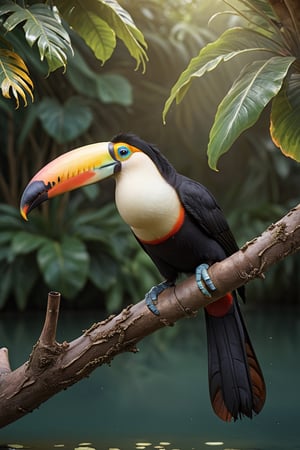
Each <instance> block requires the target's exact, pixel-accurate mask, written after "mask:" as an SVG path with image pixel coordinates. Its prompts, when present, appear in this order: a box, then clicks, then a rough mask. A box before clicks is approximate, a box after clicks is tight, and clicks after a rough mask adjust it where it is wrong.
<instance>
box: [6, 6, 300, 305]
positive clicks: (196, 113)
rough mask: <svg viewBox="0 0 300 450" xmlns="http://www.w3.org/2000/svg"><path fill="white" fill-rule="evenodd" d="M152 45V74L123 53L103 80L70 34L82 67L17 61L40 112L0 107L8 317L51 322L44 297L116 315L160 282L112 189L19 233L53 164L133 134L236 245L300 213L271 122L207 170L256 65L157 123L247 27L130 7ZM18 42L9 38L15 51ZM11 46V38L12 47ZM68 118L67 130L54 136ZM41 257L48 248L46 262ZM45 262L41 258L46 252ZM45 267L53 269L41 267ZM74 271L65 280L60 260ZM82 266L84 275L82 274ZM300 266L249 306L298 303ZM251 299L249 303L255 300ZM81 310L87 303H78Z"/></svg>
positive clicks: (256, 289) (291, 261) (202, 84)
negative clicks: (181, 178) (222, 110)
mask: <svg viewBox="0 0 300 450" xmlns="http://www.w3.org/2000/svg"><path fill="white" fill-rule="evenodd" d="M120 3H121V5H122V6H123V7H124V8H125V9H126V10H127V11H128V12H129V13H130V14H131V15H132V17H133V19H134V21H135V23H136V25H137V27H138V28H139V29H140V30H142V32H143V33H144V35H145V38H146V41H147V43H148V56H149V62H148V64H147V68H146V72H145V73H142V71H141V70H137V71H136V70H135V61H134V60H133V59H132V58H130V56H129V55H128V50H127V49H125V46H124V45H123V44H122V42H119V44H118V46H117V48H116V51H115V52H114V54H113V56H112V58H111V59H110V60H109V61H108V62H107V63H106V64H105V65H104V66H101V65H100V63H99V61H98V60H97V59H96V58H95V56H94V55H93V54H92V52H91V51H90V50H89V49H88V47H87V46H86V45H85V44H84V42H83V41H82V40H81V39H80V38H79V37H78V35H75V34H73V35H72V40H73V42H72V43H73V46H74V49H75V56H74V58H71V59H70V60H69V63H68V68H67V71H66V73H65V74H64V73H63V72H62V70H57V71H55V72H54V73H51V74H50V75H49V76H47V67H46V64H45V62H43V63H42V62H41V61H40V58H39V55H38V54H37V51H36V50H35V47H33V48H32V49H30V48H29V46H28V45H27V44H26V43H25V42H24V45H23V46H22V45H20V41H18V42H17V43H15V45H18V47H17V50H18V52H19V53H20V54H21V55H23V57H24V58H26V61H28V64H30V69H31V75H32V77H33V81H34V85H35V89H34V95H35V102H34V103H32V104H30V105H29V106H28V107H26V108H24V107H21V108H19V109H15V105H14V103H13V102H12V101H8V100H4V99H3V98H1V99H0V119H1V120H0V141H1V147H0V149H1V150H0V152H1V153H0V158H1V173H0V231H1V235H0V236H1V237H0V275H1V280H2V282H1V287H0V308H1V310H2V311H3V310H4V311H6V310H19V311H24V310H25V309H39V308H44V302H45V298H46V296H47V292H48V291H49V290H58V291H60V292H61V293H62V295H63V298H64V299H65V300H66V303H65V307H66V308H72V309H85V308H90V307H97V308H100V309H105V310H107V311H108V312H112V311H117V310H119V309H120V307H121V306H123V305H125V304H127V303H129V302H132V301H137V300H139V299H140V298H142V297H143V294H144V293H145V291H146V290H147V289H148V288H149V286H150V285H152V284H153V283H157V281H158V280H160V277H159V275H158V273H157V271H156V269H155V268H154V267H153V265H152V263H151V261H149V259H148V258H147V256H146V255H145V254H144V253H143V252H142V250H141V249H140V248H139V247H138V245H137V243H136V242H135V240H134V239H133V238H132V236H131V234H130V231H129V230H128V228H127V227H126V226H125V225H124V224H123V223H122V221H121V219H120V218H119V216H118V214H117V212H116V210H115V206H114V202H113V191H114V189H113V182H112V181H107V182H105V183H101V185H93V186H90V187H88V188H86V189H84V190H80V191H77V192H72V193H71V194H69V195H65V196H63V197H59V198H57V199H54V200H53V201H51V202H49V203H48V204H47V205H43V207H42V208H41V209H40V210H39V211H35V212H34V213H32V215H31V217H30V221H29V222H28V223H25V222H23V221H22V220H21V218H20V216H19V212H18V205H19V200H20V196H21V193H22V190H23V188H24V187H25V185H26V184H27V182H28V181H29V179H30V178H31V177H32V176H33V174H34V173H36V171H37V170H38V169H40V168H41V167H42V166H43V165H44V164H46V163H47V162H48V161H49V160H51V159H52V158H54V157H56V156H57V155H58V154H61V153H63V152H65V151H68V150H70V149H72V148H74V147H76V146H80V145H83V144H88V143H92V142H97V141H105V140H109V139H110V138H111V137H112V136H114V135H115V134H117V133H118V132H120V131H125V132H127V131H130V132H133V133H135V134H138V135H140V136H141V137H142V138H144V139H145V140H148V141H150V142H153V143H155V144H157V146H158V147H159V148H160V150H161V151H162V152H163V153H164V154H165V155H166V156H167V157H168V158H169V160H170V161H171V162H172V163H173V165H174V166H175V167H176V169H177V170H178V171H179V172H181V173H183V174H185V175H187V176H190V177H192V178H194V179H196V180H198V181H200V182H201V183H203V184H205V185H206V186H207V187H208V188H209V189H210V190H211V192H212V193H213V194H214V195H215V196H216V198H217V200H218V203H219V204H220V206H221V207H222V208H223V210H224V211H225V215H226V217H227V219H228V221H229V223H230V225H231V227H232V229H233V231H234V234H235V236H236V238H237V241H238V243H239V245H242V244H244V243H245V242H246V241H249V240H251V239H252V238H253V237H255V236H256V235H258V234H260V233H261V232H262V231H263V230H264V229H265V228H266V227H267V226H268V225H270V224H271V223H272V222H273V221H276V220H278V219H279V218H280V217H281V216H282V215H284V214H285V213H286V212H287V211H288V210H289V209H290V208H291V207H293V206H295V205H296V204H297V203H298V199H297V196H298V186H299V169H298V167H297V163H295V162H294V161H292V160H290V159H288V158H285V157H284V156H283V155H282V154H281V152H279V151H278V150H277V149H276V148H274V145H273V144H272V142H271V140H270V137H269V123H268V120H269V118H268V111H266V112H265V113H264V114H263V115H262V117H261V118H260V120H259V122H258V123H257V124H256V125H255V127H254V128H251V129H250V130H249V131H247V132H245V133H244V134H243V135H242V136H241V137H240V138H239V139H238V141H237V142H236V144H235V146H234V148H233V149H232V150H231V151H230V152H228V154H226V156H223V157H222V158H221V160H220V163H219V172H214V171H212V170H211V169H210V168H209V167H208V165H207V157H206V147H207V142H208V136H209V130H210V127H211V125H212V123H213V118H214V115H215V113H216V109H217V105H218V103H219V101H220V100H221V99H222V97H223V96H224V94H225V93H226V92H227V90H228V89H229V87H230V85H231V83H232V81H233V79H234V77H235V76H236V74H237V73H239V71H240V70H241V68H242V67H243V66H244V65H245V64H246V63H247V62H249V61H250V60H249V56H247V57H244V58H242V59H241V58H237V59H232V60H231V61H230V62H229V63H227V64H226V63H225V64H222V65H221V67H220V69H219V70H215V71H213V72H210V73H209V74H208V75H207V76H205V77H204V78H203V79H202V78H201V79H199V80H196V81H194V82H193V84H192V87H191V88H190V90H189V92H188V93H187V95H186V96H185V98H184V100H183V101H182V103H181V104H180V105H178V106H176V105H173V106H172V108H171V111H170V112H169V113H168V116H167V123H166V125H163V123H162V109H163V106H164V103H165V101H166V99H167V97H168V95H169V93H170V89H171V87H172V85H173V84H174V83H175V81H176V80H177V78H178V77H179V75H180V74H181V72H182V71H183V70H184V69H185V67H186V66H187V64H188V62H189V61H190V59H191V58H192V57H193V56H195V55H197V54H198V52H199V50H200V49H201V48H202V47H203V46H204V45H205V44H206V43H208V42H210V41H212V40H214V39H215V38H216V37H217V36H218V35H219V34H220V33H221V32H222V31H224V30H225V29H226V28H229V27H232V26H235V25H237V24H238V23H239V20H241V19H240V18H238V17H237V16H234V15H229V14H223V15H217V17H215V18H214V19H213V20H212V21H211V22H210V23H209V19H210V17H211V16H212V15H213V14H214V13H217V12H220V11H222V10H226V9H228V7H227V6H226V4H225V3H224V2H223V1H218V0H215V1H213V2H212V1H207V0H203V1H201V2H196V1H186V0H169V1H165V2H164V3H163V4H162V3H161V2H159V1H158V0H139V1H126V0H122V1H121V2H120ZM9 34H10V33H8V35H7V38H9ZM10 38H11V39H13V37H10ZM57 116H61V120H62V122H63V126H62V128H61V129H57V121H55V120H53V118H56V117H57ZM42 247H43V248H42ZM43 250H44V251H43ZM45 252H46V253H47V255H49V256H48V258H44V257H43V255H44V254H45ZM60 253H61V254H63V255H64V256H65V255H69V258H70V260H71V259H73V260H74V261H75V263H74V264H73V265H72V264H70V265H68V264H66V265H65V266H64V267H61V268H60V276H59V275H58V274H57V259H58V257H59V254H60ZM76 261H77V262H76ZM299 264H300V258H299V255H294V256H291V257H289V258H286V260H285V261H284V262H282V263H280V264H277V265H276V267H274V269H273V270H271V271H270V272H268V274H267V277H266V280H264V281H261V280H259V281H255V282H253V283H251V285H250V286H249V288H248V292H249V294H248V297H249V299H251V300H249V301H251V304H255V303H259V304H263V305H265V306H266V305H267V304H272V305H274V304H275V303H279V302H282V299H283V298H284V301H285V302H289V303H296V302H297V300H298V299H299V287H298V286H297V283H293V282H292V281H293V280H296V279H297V274H298V273H299V269H300V265H299ZM252 292H253V294H252ZM83 297H84V300H83Z"/></svg>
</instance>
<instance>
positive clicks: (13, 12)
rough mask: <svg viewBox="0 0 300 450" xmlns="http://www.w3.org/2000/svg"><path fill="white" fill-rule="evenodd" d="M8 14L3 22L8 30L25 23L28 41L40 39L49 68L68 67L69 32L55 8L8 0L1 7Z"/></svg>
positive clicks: (41, 55)
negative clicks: (27, 4) (22, 4)
mask: <svg viewBox="0 0 300 450" xmlns="http://www.w3.org/2000/svg"><path fill="white" fill-rule="evenodd" d="M8 13H10V14H9V16H8V18H7V19H6V20H5V22H4V24H3V25H4V27H5V28H6V30H7V31H12V30H13V29H14V28H15V27H17V26H18V25H20V24H22V23H23V22H25V23H24V25H23V29H24V31H25V37H26V40H27V42H28V44H29V45H30V46H31V47H32V46H33V45H34V44H35V43H37V46H38V49H39V52H40V57H41V60H43V59H44V58H46V60H47V63H48V67H49V71H50V72H51V71H54V70H56V69H57V68H58V67H64V68H65V67H66V64H67V56H68V54H72V46H71V41H70V37H69V34H68V33H67V31H66V30H65V29H64V27H63V25H62V23H61V21H60V18H59V16H58V14H57V13H56V11H55V9H52V8H50V7H49V6H48V5H46V4H41V3H38V4H33V5H31V6H29V7H28V8H23V7H22V6H20V5H18V4H17V3H15V2H9V1H7V2H6V3H5V5H4V6H2V7H1V14H2V15H3V14H8Z"/></svg>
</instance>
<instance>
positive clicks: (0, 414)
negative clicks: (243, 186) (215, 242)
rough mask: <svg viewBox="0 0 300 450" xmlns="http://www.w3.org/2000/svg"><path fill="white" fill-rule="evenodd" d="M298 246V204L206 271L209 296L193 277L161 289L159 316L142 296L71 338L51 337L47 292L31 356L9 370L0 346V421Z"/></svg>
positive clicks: (52, 297) (53, 301)
mask: <svg viewBox="0 0 300 450" xmlns="http://www.w3.org/2000/svg"><path fill="white" fill-rule="evenodd" d="M299 249H300V205H298V207H297V208H294V209H293V210H291V211H290V212H289V213H288V214H287V215H286V216H285V217H284V218H283V219H281V220H280V221H279V222H277V223H276V224H273V225H271V226H270V227H269V228H268V229H267V230H266V231H265V232H264V233H263V234H262V235H261V236H259V237H257V238H255V239H253V240H252V241H251V242H247V243H246V244H245V245H244V246H243V247H242V248H241V250H240V251H238V252H237V253H235V254H234V255H232V256H231V257H230V258H227V259H226V260H224V261H222V262H220V263H216V264H214V265H213V266H211V268H210V269H209V272H210V276H211V278H212V280H213V282H214V283H215V285H216V287H217V293H215V294H214V295H213V297H212V299H210V300H208V299H207V298H206V297H204V296H203V295H202V294H201V293H200V291H199V289H198V287H197V285H196V282H195V277H191V278H189V279H187V280H185V281H184V282H182V283H180V284H178V285H177V286H176V287H174V288H169V289H168V290H166V291H165V292H163V293H162V294H161V295H160V297H159V310H160V313H161V314H160V316H154V315H153V314H152V313H151V312H150V311H149V310H148V308H147V307H146V305H145V302H144V300H142V301H140V302H139V303H137V304H135V305H130V306H128V307H127V308H125V309H124V310H123V311H122V312H121V313H120V314H119V315H117V316H111V317H108V318H107V319H106V320H104V321H102V322H99V323H95V324H93V325H92V326H91V327H90V328H89V329H88V330H86V331H85V332H84V334H83V335H81V336H80V337H78V338H77V339H75V340H74V341H72V342H69V343H68V342H64V343H61V344H59V343H57V342H56V341H55V334H56V325H57V319H58V312H59V302H60V294H59V293H57V292H50V293H49V297H48V307H47V313H46V319H45V324H44V327H43V330H42V332H41V336H40V339H39V341H38V342H37V343H36V344H35V345H34V347H33V350H32V353H31V355H30V357H29V360H28V361H27V362H25V363H24V364H23V365H22V366H20V367H19V368H17V369H16V370H14V371H11V369H10V365H9V360H8V351H7V349H6V348H2V349H0V427H4V426H5V425H7V424H9V423H11V422H13V421H15V420H17V419H19V418H20V417H22V416H24V415H25V414H27V413H28V412H31V411H32V410H34V409H35V408H37V407H38V406H39V405H40V404H41V403H43V402H45V401H46V400H47V399H48V398H50V397H51V396H53V395H54V394H56V393H57V392H59V391H61V390H63V389H66V388H67V387H69V386H71V385H72V384H74V383H76V382H77V381H79V380H81V379H82V378H84V377H86V376H88V375H89V374H90V373H91V372H92V371H93V370H94V369H95V368H96V367H98V366H100V365H102V364H104V363H109V362H111V360H112V359H113V358H114V356H116V355H117V354H118V353H121V352H124V351H131V352H136V351H137V350H136V347H135V345H136V343H137V342H138V341H140V340H141V339H142V338H143V337H145V336H147V335H149V334H150V333H152V332H154V331H156V330H158V329H159V328H162V327H164V326H168V325H171V324H173V323H174V322H176V321H177V320H178V319H180V318H183V317H187V316H193V315H195V314H196V313H197V311H198V310H199V309H200V308H202V307H204V306H205V305H207V304H208V303H209V302H211V301H214V300H217V299H218V298H220V297H222V296H223V295H224V294H225V293H227V292H228V291H231V290H233V289H236V288H237V287H239V286H241V285H243V284H246V283H247V282H249V281H250V280H252V279H254V278H257V277H261V278H263V276H264V275H263V274H264V272H265V271H266V270H267V269H268V268H269V267H270V266H271V265H273V264H275V263H276V262H278V261H279V260H281V259H283V258H285V257H286V256H288V255H289V254H292V253H294V252H296V251H297V250H299Z"/></svg>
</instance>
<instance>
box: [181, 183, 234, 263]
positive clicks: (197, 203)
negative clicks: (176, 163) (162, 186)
mask: <svg viewBox="0 0 300 450" xmlns="http://www.w3.org/2000/svg"><path fill="white" fill-rule="evenodd" d="M180 179H181V180H180V183H179V184H178V185H177V192H178V195H179V197H180V200H181V202H182V204H183V205H184V208H185V210H186V211H187V213H188V214H189V215H190V216H191V217H192V218H193V220H194V221H195V222H196V223H197V225H199V227H201V229H202V230H203V231H204V232H205V233H206V234H207V235H208V236H210V237H212V238H213V239H214V240H216V241H217V242H218V243H219V244H220V245H221V247H222V248H223V249H224V251H225V253H226V255H227V256H230V255H232V254H233V253H235V252H236V251H237V250H238V245H237V243H236V240H235V238H234V236H233V234H232V232H231V230H230V228H229V225H228V223H227V221H226V219H225V216H224V214H223V212H222V210H221V209H220V207H219V206H218V204H217V202H216V200H215V199H214V197H213V195H212V194H211V193H210V192H209V190H208V189H207V188H206V187H205V186H203V185H202V184H200V183H197V182H196V181H194V180H191V179H189V178H186V177H184V176H180Z"/></svg>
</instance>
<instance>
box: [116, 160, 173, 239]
mask: <svg viewBox="0 0 300 450" xmlns="http://www.w3.org/2000/svg"><path fill="white" fill-rule="evenodd" d="M115 195H116V205H117V208H118V211H119V213H120V215H121V217H122V218H123V220H124V221H125V222H126V223H127V224H128V225H129V226H130V227H131V228H132V231H133V232H134V234H135V235H136V236H137V237H138V238H139V239H141V240H143V241H153V240H157V239H162V238H163V237H164V236H166V235H167V234H168V233H169V232H170V231H171V230H172V228H173V227H174V226H175V225H176V223H177V221H178V217H179V216H180V211H181V204H180V201H179V198H178V195H177V193H176V191H175V190H174V188H173V187H172V186H170V185H169V183H167V181H166V180H165V179H164V178H163V177H162V176H161V174H160V173H159V171H158V170H157V168H156V166H155V164H154V163H153V162H152V161H151V159H150V158H149V157H148V156H146V155H145V154H144V153H142V152H141V153H140V152H137V153H135V154H133V155H132V156H131V158H130V159H129V160H128V161H125V162H123V163H122V169H121V171H120V172H119V173H118V174H117V175H116V194H115Z"/></svg>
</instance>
